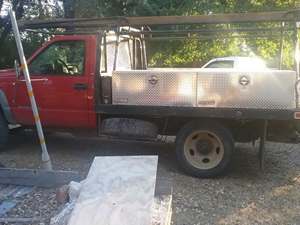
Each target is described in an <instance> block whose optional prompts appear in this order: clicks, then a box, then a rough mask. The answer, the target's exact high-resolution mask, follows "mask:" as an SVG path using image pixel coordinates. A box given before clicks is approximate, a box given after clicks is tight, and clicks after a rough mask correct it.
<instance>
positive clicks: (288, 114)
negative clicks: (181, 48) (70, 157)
mask: <svg viewBox="0 0 300 225" xmlns="http://www.w3.org/2000/svg"><path fill="white" fill-rule="evenodd" d="M295 83H296V74H295V72H294V71H283V70H265V71H255V68H254V69H253V71H249V70H248V71H238V70H233V69H187V68H180V69H176V68H172V69H164V68H151V69H148V70H126V71H114V72H113V75H112V104H99V105H98V106H97V107H96V110H97V112H99V113H107V114H118V115H148V116H189V117H214V118H241V119H242V118H244V119H248V118H249V119H250V118H253V119H254V118H256V119H284V120H285V119H293V118H294V112H295V111H297V109H296V94H295Z"/></svg>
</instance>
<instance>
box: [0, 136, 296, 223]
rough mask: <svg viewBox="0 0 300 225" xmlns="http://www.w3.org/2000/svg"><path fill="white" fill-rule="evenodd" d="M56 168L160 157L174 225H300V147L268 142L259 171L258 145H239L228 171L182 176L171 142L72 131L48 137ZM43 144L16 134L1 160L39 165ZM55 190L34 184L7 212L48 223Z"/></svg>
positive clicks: (54, 208)
mask: <svg viewBox="0 0 300 225" xmlns="http://www.w3.org/2000/svg"><path fill="white" fill-rule="evenodd" d="M47 143H48V148H49V152H50V155H51V157H52V161H53V166H54V168H55V169H65V170H76V171H79V172H80V173H81V175H82V176H83V177H84V176H85V175H86V173H87V171H88V169H89V166H90V164H91V162H92V160H93V157H94V156H105V155H136V154H138V155H151V154H157V155H159V166H158V176H159V177H161V178H168V179H172V183H173V205H172V207H173V215H172V223H173V224H176V225H196V224H201V225H205V224H220V225H223V224H230V225H233V224H249V225H250V224H251V225H254V224H274V225H275V224H276V225H278V224H284V225H297V224H300V152H299V147H300V146H299V145H288V144H275V143H268V144H267V151H266V164H265V172H264V173H262V172H261V171H260V170H259V164H258V158H257V155H258V152H257V148H255V149H254V148H253V147H252V146H251V145H246V144H238V145H237V146H236V153H235V156H234V159H233V162H232V166H231V169H230V171H229V173H228V174H227V175H226V176H224V177H221V178H216V179H197V178H193V177H190V176H187V175H185V174H183V173H182V172H181V171H180V170H179V168H178V166H177V164H176V160H175V157H174V145H173V144H172V143H169V144H164V143H139V142H130V141H118V140H99V139H96V138H78V137H76V138H75V137H73V136H71V135H69V134H61V133H60V134H51V135H50V136H48V137H47ZM39 157H40V148H39V145H38V143H37V141H36V140H35V137H34V135H32V134H31V133H29V134H26V135H22V136H18V137H14V138H13V141H12V142H11V144H10V145H9V146H8V148H7V149H6V150H4V151H3V152H1V153H0V161H1V162H2V163H4V164H5V165H6V166H11V167H18V168H23V167H26V168H37V167H38V166H39ZM58 207H59V206H58V205H57V203H56V201H55V189H41V188H36V189H34V191H33V192H32V193H30V194H28V195H26V196H24V197H23V199H21V200H20V202H19V203H18V204H17V206H16V207H15V208H14V209H12V210H11V211H10V212H9V213H8V214H7V215H6V216H9V217H16V216H18V217H33V216H34V217H41V218H44V219H45V221H41V222H39V223H36V224H40V225H42V224H44V225H45V224H48V221H49V218H50V217H51V216H52V215H53V214H54V213H56V211H57V209H58Z"/></svg>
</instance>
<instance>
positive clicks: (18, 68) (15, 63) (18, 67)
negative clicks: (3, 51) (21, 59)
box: [14, 59, 20, 79]
mask: <svg viewBox="0 0 300 225" xmlns="http://www.w3.org/2000/svg"><path fill="white" fill-rule="evenodd" d="M14 66H15V71H16V76H17V79H18V78H19V77H20V65H19V63H18V60H16V59H15V61H14Z"/></svg>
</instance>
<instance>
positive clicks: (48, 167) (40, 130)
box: [9, 9, 52, 170]
mask: <svg viewBox="0 0 300 225" xmlns="http://www.w3.org/2000/svg"><path fill="white" fill-rule="evenodd" d="M9 16H10V20H11V24H12V29H13V32H14V36H15V40H16V44H17V48H18V53H19V57H20V61H21V69H22V70H23V73H24V77H25V81H26V87H27V93H28V96H29V99H30V103H31V108H32V112H33V117H34V121H35V125H36V128H37V131H38V136H39V140H40V144H41V147H42V166H43V169H45V170H52V164H51V160H50V157H49V154H48V151H47V146H46V142H45V137H44V133H43V128H42V124H41V120H40V117H39V112H38V108H37V105H36V101H35V98H34V95H33V89H32V85H31V80H30V75H29V70H28V66H27V62H26V59H25V55H24V51H23V46H22V42H21V37H20V32H19V28H18V25H17V20H16V16H15V12H14V11H13V10H12V9H10V10H9Z"/></svg>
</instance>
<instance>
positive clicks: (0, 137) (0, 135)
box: [0, 112, 8, 149]
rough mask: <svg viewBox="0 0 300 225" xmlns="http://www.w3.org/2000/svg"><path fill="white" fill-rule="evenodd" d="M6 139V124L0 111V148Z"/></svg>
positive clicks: (5, 142)
mask: <svg viewBox="0 0 300 225" xmlns="http://www.w3.org/2000/svg"><path fill="white" fill-rule="evenodd" d="M7 141H8V124H7V121H6V119H5V118H4V116H3V114H2V113H1V112H0V149H3V148H4V147H5V145H6V144H7Z"/></svg>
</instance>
